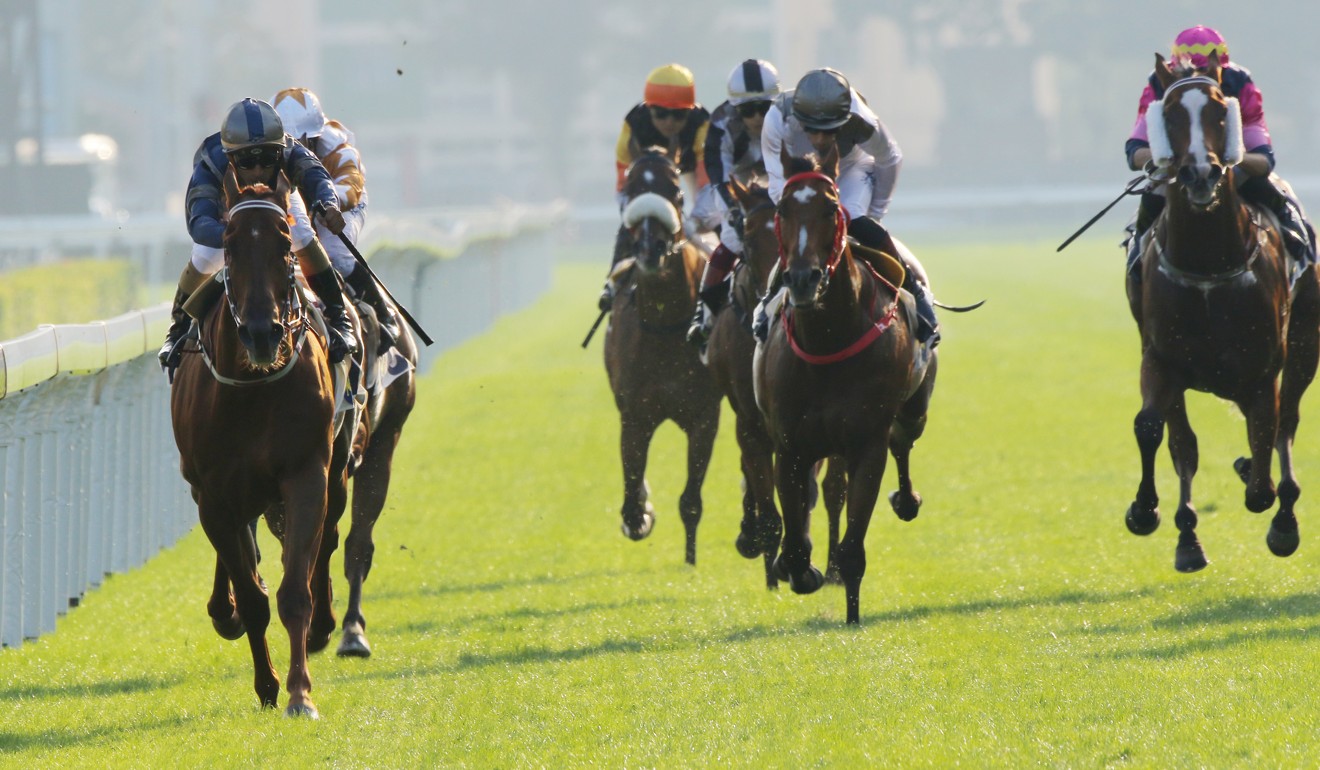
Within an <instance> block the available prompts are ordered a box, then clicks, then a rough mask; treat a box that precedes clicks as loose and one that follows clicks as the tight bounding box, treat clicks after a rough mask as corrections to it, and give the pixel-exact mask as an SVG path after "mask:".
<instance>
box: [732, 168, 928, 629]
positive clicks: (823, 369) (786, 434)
mask: <svg viewBox="0 0 1320 770" xmlns="http://www.w3.org/2000/svg"><path fill="white" fill-rule="evenodd" d="M826 163H827V166H826V168H825V170H824V173H822V171H821V170H819V169H818V168H817V166H816V164H815V163H814V162H813V161H811V160H805V159H801V158H786V159H785V165H784V168H785V175H786V176H787V177H788V178H787V180H786V182H785V185H784V192H783V197H782V198H781V199H780V202H779V209H778V223H777V234H778V240H779V251H780V255H781V256H780V259H781V263H780V269H781V272H782V274H783V277H784V285H785V286H786V287H787V288H788V305H789V306H788V307H786V308H785V309H784V313H783V315H782V316H781V321H782V322H781V323H774V324H772V325H771V329H770V335H769V337H768V339H767V340H766V342H765V343H764V344H763V345H761V346H760V348H758V350H757V353H756V359H755V363H754V371H755V374H756V397H757V402H758V403H759V404H760V406H761V411H762V412H763V413H764V415H765V419H766V427H767V428H768V430H769V433H770V436H771V437H772V439H773V440H774V444H775V486H776V488H777V489H778V491H779V503H780V505H781V507H782V510H783V516H784V535H783V545H782V549H781V551H780V554H779V557H778V558H777V559H776V560H775V564H774V567H775V570H776V573H777V574H778V576H779V577H780V578H781V579H787V580H788V581H789V586H790V587H791V588H792V589H793V591H794V592H796V593H812V592H813V591H816V590H817V589H819V588H820V587H821V585H822V584H823V583H824V576H823V575H822V574H821V573H820V571H819V570H817V569H816V567H814V566H813V565H812V564H811V536H810V500H809V490H810V485H811V480H812V474H813V468H814V466H815V465H816V463H818V462H819V461H820V460H822V459H825V458H833V457H839V458H841V459H842V461H843V462H844V463H845V467H846V471H847V530H846V531H845V532H844V535H843V539H842V540H841V541H840V543H839V552H838V564H839V572H840V575H841V576H842V578H843V584H844V589H845V592H846V596H847V622H848V623H858V622H859V621H860V594H861V583H862V576H863V575H864V574H865V572H866V549H865V543H864V541H865V538H866V529H867V527H868V525H869V524H870V520H871V513H872V511H873V509H874V508H875V502H876V498H877V497H878V496H879V493H880V483H881V480H882V478H883V476H884V471H885V464H886V460H887V454H888V452H890V451H892V452H893V454H894V460H895V462H896V464H897V466H898V473H899V489H898V491H897V492H896V493H894V494H893V495H892V496H891V497H890V503H891V505H892V506H893V508H894V511H895V512H896V513H897V514H898V516H899V518H901V519H903V520H905V521H907V520H911V519H912V518H914V517H916V515H917V511H918V509H919V507H920V504H921V499H920V497H918V496H917V495H916V493H915V492H914V491H913V489H912V485H911V479H910V478H909V475H908V460H909V455H910V453H911V450H912V445H913V443H914V442H916V440H917V439H918V438H919V437H920V436H921V434H922V432H923V431H924V430H925V424H926V409H927V406H928V404H929V401H930V396H931V392H932V391H933V389H934V386H935V371H936V360H935V352H934V351H933V350H931V351H928V352H927V351H923V350H922V349H921V348H920V347H919V345H918V344H917V342H916V338H915V330H916V326H915V324H916V320H915V316H913V315H912V314H910V313H909V312H907V311H906V309H905V302H904V299H903V297H902V296H901V292H900V290H899V289H898V288H896V286H897V285H898V282H895V281H890V280H887V279H885V278H883V277H882V276H880V275H879V274H878V273H876V272H874V271H873V270H872V269H871V268H870V267H868V263H866V262H864V261H862V260H860V259H858V258H855V257H854V256H853V253H852V247H851V246H850V245H849V243H848V240H847V238H846V237H845V228H846V223H845V220H844V214H843V211H842V208H841V206H840V204H839V196H838V189H837V188H836V187H835V183H834V179H833V176H834V175H835V174H837V164H838V157H837V155H836V154H835V153H833V152H831V153H829V155H828V156H827V158H826ZM908 301H910V300H908Z"/></svg>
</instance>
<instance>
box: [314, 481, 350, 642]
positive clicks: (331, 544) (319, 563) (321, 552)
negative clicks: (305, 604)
mask: <svg viewBox="0 0 1320 770" xmlns="http://www.w3.org/2000/svg"><path fill="white" fill-rule="evenodd" d="M326 492H327V494H326V518H325V525H324V527H323V528H322V530H321V546H320V548H319V549H318V551H317V554H316V561H315V562H313V564H312V624H311V626H310V627H309V628H308V630H307V651H308V652H320V651H321V650H324V649H325V648H326V647H328V646H329V645H330V638H331V637H332V636H334V633H335V628H336V627H337V626H338V625H339V623H338V621H337V620H335V610H334V600H335V591H334V584H333V581H332V580H331V578H330V557H331V556H333V555H334V552H335V550H336V549H338V548H339V520H340V518H342V517H343V515H344V508H345V506H347V504H348V488H347V479H343V478H341V479H337V480H333V481H331V482H330V485H329V488H328V489H327V490H326Z"/></svg>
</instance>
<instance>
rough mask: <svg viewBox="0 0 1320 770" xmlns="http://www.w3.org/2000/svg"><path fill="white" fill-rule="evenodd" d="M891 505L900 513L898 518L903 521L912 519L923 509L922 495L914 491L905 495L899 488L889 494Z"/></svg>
mask: <svg viewBox="0 0 1320 770" xmlns="http://www.w3.org/2000/svg"><path fill="white" fill-rule="evenodd" d="M889 506H890V507H891V508H893V509H894V513H896V514H898V518H900V519H902V520H903V521H912V520H913V519H915V518H917V513H918V512H919V511H920V510H921V495H919V494H917V493H916V492H913V493H912V494H911V495H906V496H905V495H903V494H902V493H901V492H899V491H898V490H895V491H893V492H892V493H890V495H889Z"/></svg>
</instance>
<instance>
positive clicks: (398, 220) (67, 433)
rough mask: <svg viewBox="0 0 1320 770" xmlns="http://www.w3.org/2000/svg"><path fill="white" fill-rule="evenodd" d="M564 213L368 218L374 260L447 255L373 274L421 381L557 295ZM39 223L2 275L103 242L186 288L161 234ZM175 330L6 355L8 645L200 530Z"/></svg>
mask: <svg viewBox="0 0 1320 770" xmlns="http://www.w3.org/2000/svg"><path fill="white" fill-rule="evenodd" d="M565 215H566V209H565V208H564V207H563V206H561V205H553V206H546V207H540V208H522V207H507V208H503V209H494V210H492V209H482V210H476V209H474V210H467V211H455V210H446V211H415V212H407V213H406V214H401V215H398V216H393V217H386V216H375V217H373V218H370V219H369V224H368V228H367V230H366V231H365V232H364V233H363V238H362V243H363V246H364V249H363V250H364V252H365V253H368V254H370V252H371V250H372V248H373V246H374V245H375V244H379V243H383V242H386V241H388V242H390V243H395V244H401V245H402V244H418V245H423V246H426V247H429V248H438V249H442V250H445V251H448V252H450V253H451V254H453V255H454V256H451V257H449V258H445V259H439V260H436V259H420V258H419V259H414V260H411V261H404V260H398V261H392V262H383V263H382V264H381V265H379V266H377V265H376V264H375V263H374V262H373V263H372V267H373V269H375V271H376V273H377V274H378V275H379V276H380V278H381V279H382V280H383V281H384V282H385V283H386V285H388V286H389V287H390V289H391V290H392V291H393V293H394V295H395V297H396V298H397V299H398V300H399V301H400V302H401V303H403V304H404V305H405V306H406V307H408V309H409V310H410V311H411V312H412V314H413V316H414V317H415V318H416V319H417V320H418V322H419V323H420V324H421V325H422V327H423V328H425V329H426V330H427V332H428V333H429V334H430V335H431V336H432V337H433V338H434V339H435V344H434V345H433V346H432V347H430V348H426V349H424V351H423V353H422V362H421V365H422V369H423V371H425V370H426V369H427V368H428V367H429V366H430V364H431V363H432V362H433V361H434V359H435V357H436V355H437V354H438V353H439V352H441V351H443V350H445V349H447V348H449V347H452V346H453V345H455V344H457V343H458V342H461V341H462V340H464V339H467V338H469V337H471V336H473V335H474V334H476V333H478V332H480V331H482V330H484V329H485V328H486V327H487V326H489V324H490V323H491V322H492V321H493V320H494V319H496V318H498V317H499V316H500V315H502V314H504V313H508V312H511V311H513V310H518V309H521V308H523V307H525V306H527V305H528V304H530V303H531V302H532V301H534V300H535V299H536V298H537V297H538V296H539V295H540V294H541V293H542V292H543V291H545V290H546V289H547V288H549V285H550V280H551V273H552V269H553V258H552V254H553V247H554V242H555V237H556V231H557V229H558V226H559V225H560V224H562V222H563V220H564V218H565ZM37 224H39V223H33V226H31V227H29V226H27V225H18V224H15V223H9V224H8V226H3V225H0V264H4V265H7V266H16V265H18V264H30V263H32V262H34V261H40V260H41V255H45V254H51V253H54V252H56V251H58V250H59V249H60V248H64V247H68V246H74V247H79V248H81V247H84V246H89V245H90V246H93V247H95V248H94V249H89V250H88V251H89V253H90V252H94V251H98V250H99V245H100V244H103V243H105V242H115V243H130V244H134V247H135V248H134V252H133V253H134V254H138V255H142V257H143V258H146V259H151V260H159V259H162V255H166V254H173V255H174V256H176V257H177V259H171V260H170V261H172V262H173V264H172V265H169V266H168V267H166V266H162V265H157V266H156V267H154V268H152V267H147V268H146V269H144V273H145V274H147V275H152V274H153V270H154V271H155V272H157V273H160V274H173V275H177V273H178V271H179V270H180V269H182V265H183V262H184V260H186V259H187V254H188V251H187V243H186V242H179V241H178V240H177V239H178V235H177V232H175V231H166V230H164V229H163V228H160V227H159V225H158V223H149V224H147V225H145V226H144V228H143V230H142V231H140V232H133V231H132V228H131V227H129V226H127V225H123V224H108V225H102V226H101V228H100V229H98V228H97V227H94V226H90V225H87V224H86V223H83V222H80V223H79V224H78V226H77V227H70V228H69V229H68V230H67V231H64V232H59V231H58V230H59V228H58V227H52V225H51V223H50V222H46V223H44V226H40V227H38V226H36V225H37ZM180 227H181V226H180ZM125 229H127V230H129V232H127V233H126V232H125ZM148 230H150V231H151V232H149V233H148V232H147V231H148ZM41 232H45V233H46V235H47V240H44V241H43V240H41V238H40V237H38V236H40V234H41ZM7 238H11V240H6V239H7ZM98 239H99V240H98ZM175 246H179V248H175ZM168 326H169V305H168V304H162V305H158V306H155V307H151V308H147V309H145V310H142V311H137V312H133V313H127V314H125V315H123V316H119V317H118V318H113V319H110V320H108V321H100V322H97V323H92V324H78V325H57V326H43V327H41V328H39V329H38V330H36V331H34V332H32V333H31V334H27V335H24V336H22V337H18V338H16V339H13V340H8V341H5V342H0V483H3V485H4V488H3V490H2V493H0V646H4V647H17V646H18V645H20V644H21V643H22V642H23V640H24V639H32V638H35V637H37V636H40V635H41V634H44V633H48V632H50V631H52V630H54V628H55V622H56V618H57V617H58V616H60V615H62V614H64V613H65V612H67V611H68V608H70V607H72V606H76V605H77V603H78V601H79V600H80V598H81V597H82V595H83V594H84V593H85V592H86V591H87V590H88V589H89V588H92V587H95V586H98V585H100V584H101V581H102V580H103V579H104V577H105V576H106V575H110V574H113V573H116V572H124V571H127V570H129V569H132V568H133V567H136V566H139V565H141V564H143V563H144V562H146V561H147V560H148V559H149V558H151V557H152V556H153V555H154V554H156V553H157V552H158V551H160V550H161V549H162V548H165V547H167V546H169V545H172V544H173V543H175V542H176V541H177V540H178V539H179V538H180V537H182V536H183V535H184V534H185V533H187V532H188V531H189V530H191V529H192V527H193V525H194V524H195V523H196V522H197V509H196V506H195V505H194V504H193V502H192V499H191V497H190V495H189V494H188V490H187V485H186V484H185V483H184V481H183V479H182V477H181V476H180V475H179V460H178V451H177V450H176V448H175V446H174V437H173V433H172V430H171V427H170V414H169V385H168V383H167V382H166V381H165V378H164V376H162V375H161V373H160V370H159V367H158V366H157V364H156V358H155V351H156V348H157V347H158V346H159V345H160V342H161V340H162V339H163V338H164V335H165V330H166V328H167V327H168ZM199 611H200V610H199Z"/></svg>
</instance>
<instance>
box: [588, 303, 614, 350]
mask: <svg viewBox="0 0 1320 770" xmlns="http://www.w3.org/2000/svg"><path fill="white" fill-rule="evenodd" d="M608 312H610V311H608V310H602V311H600V315H598V316H596V323H594V324H592V325H591V331H589V332H587V338H586V339H584V340H582V349H583V350H586V349H587V343H588V342H591V338H592V336H594V335H595V334H596V329H597V328H598V327H599V326H600V322H601V321H604V320H605V314H606V313H608Z"/></svg>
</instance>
